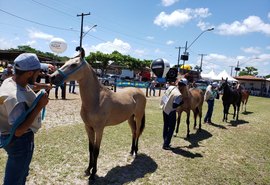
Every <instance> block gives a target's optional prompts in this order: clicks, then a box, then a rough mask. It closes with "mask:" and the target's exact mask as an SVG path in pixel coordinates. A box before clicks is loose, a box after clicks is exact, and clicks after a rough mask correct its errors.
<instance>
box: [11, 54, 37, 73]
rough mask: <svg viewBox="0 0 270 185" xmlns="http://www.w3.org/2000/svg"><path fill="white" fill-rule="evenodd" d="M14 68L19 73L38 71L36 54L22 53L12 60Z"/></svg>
mask: <svg viewBox="0 0 270 185" xmlns="http://www.w3.org/2000/svg"><path fill="white" fill-rule="evenodd" d="M14 67H15V68H16V69H18V70H21V71H34V70H37V69H40V68H41V66H40V62H39V59H38V57H37V55H36V54H34V53H23V54H20V55H19V56H18V57H17V58H16V59H15V60H14Z"/></svg>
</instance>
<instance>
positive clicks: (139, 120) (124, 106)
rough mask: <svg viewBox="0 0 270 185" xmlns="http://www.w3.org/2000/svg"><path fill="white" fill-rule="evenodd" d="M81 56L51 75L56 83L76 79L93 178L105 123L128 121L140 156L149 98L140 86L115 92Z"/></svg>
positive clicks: (134, 144) (135, 153)
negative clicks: (141, 137)
mask: <svg viewBox="0 0 270 185" xmlns="http://www.w3.org/2000/svg"><path fill="white" fill-rule="evenodd" d="M81 51H82V52H81V56H80V57H76V58H73V59H70V60H69V61H67V62H66V63H65V65H64V66H62V67H61V68H60V69H58V70H57V71H56V72H54V73H53V74H52V75H51V81H52V83H53V84H56V85H60V84H62V83H63V82H66V81H71V80H77V81H78V83H79V87H80V95H81V99H82V106H81V117H82V120H83V121H84V123H85V128H86V132H87V135H88V139H89V155H90V159H89V166H88V168H87V169H86V170H85V174H86V175H88V176H89V175H90V170H91V169H92V173H91V176H90V179H91V180H94V179H95V174H96V172H97V158H98V155H99V149H100V144H101V140H102V134H103V130H104V127H105V126H112V125H116V124H119V123H121V122H124V121H126V120H128V123H129V126H130V128H131V131H132V146H131V152H130V154H131V155H135V156H136V155H137V151H138V141H139V136H140V135H141V134H142V132H143V129H144V127H145V106H146V97H145V95H144V93H143V92H142V91H141V90H140V89H137V88H133V87H130V88H125V89H123V90H121V91H120V92H117V93H113V92H111V91H110V90H108V89H107V88H106V87H104V86H103V85H101V84H100V83H99V81H98V79H97V76H96V74H95V72H94V71H93V68H92V67H91V66H90V65H89V64H88V63H87V62H86V61H85V60H84V51H83V49H81Z"/></svg>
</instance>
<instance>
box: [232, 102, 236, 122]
mask: <svg viewBox="0 0 270 185" xmlns="http://www.w3.org/2000/svg"><path fill="white" fill-rule="evenodd" d="M235 113H236V105H235V104H233V119H235Z"/></svg>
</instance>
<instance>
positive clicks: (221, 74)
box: [214, 70, 238, 82]
mask: <svg viewBox="0 0 270 185" xmlns="http://www.w3.org/2000/svg"><path fill="white" fill-rule="evenodd" d="M222 78H223V79H226V78H228V81H231V82H232V81H238V80H236V79H234V78H233V77H232V76H231V75H229V74H228V73H227V72H226V71H225V70H223V71H222V72H220V73H219V74H218V75H217V76H216V78H215V79H214V80H222Z"/></svg>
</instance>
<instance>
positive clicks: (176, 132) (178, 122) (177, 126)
mask: <svg viewBox="0 0 270 185" xmlns="http://www.w3.org/2000/svg"><path fill="white" fill-rule="evenodd" d="M181 115H182V113H180V112H178V117H177V124H176V130H175V135H174V137H176V136H177V134H178V131H179V125H180V121H181Z"/></svg>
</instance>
